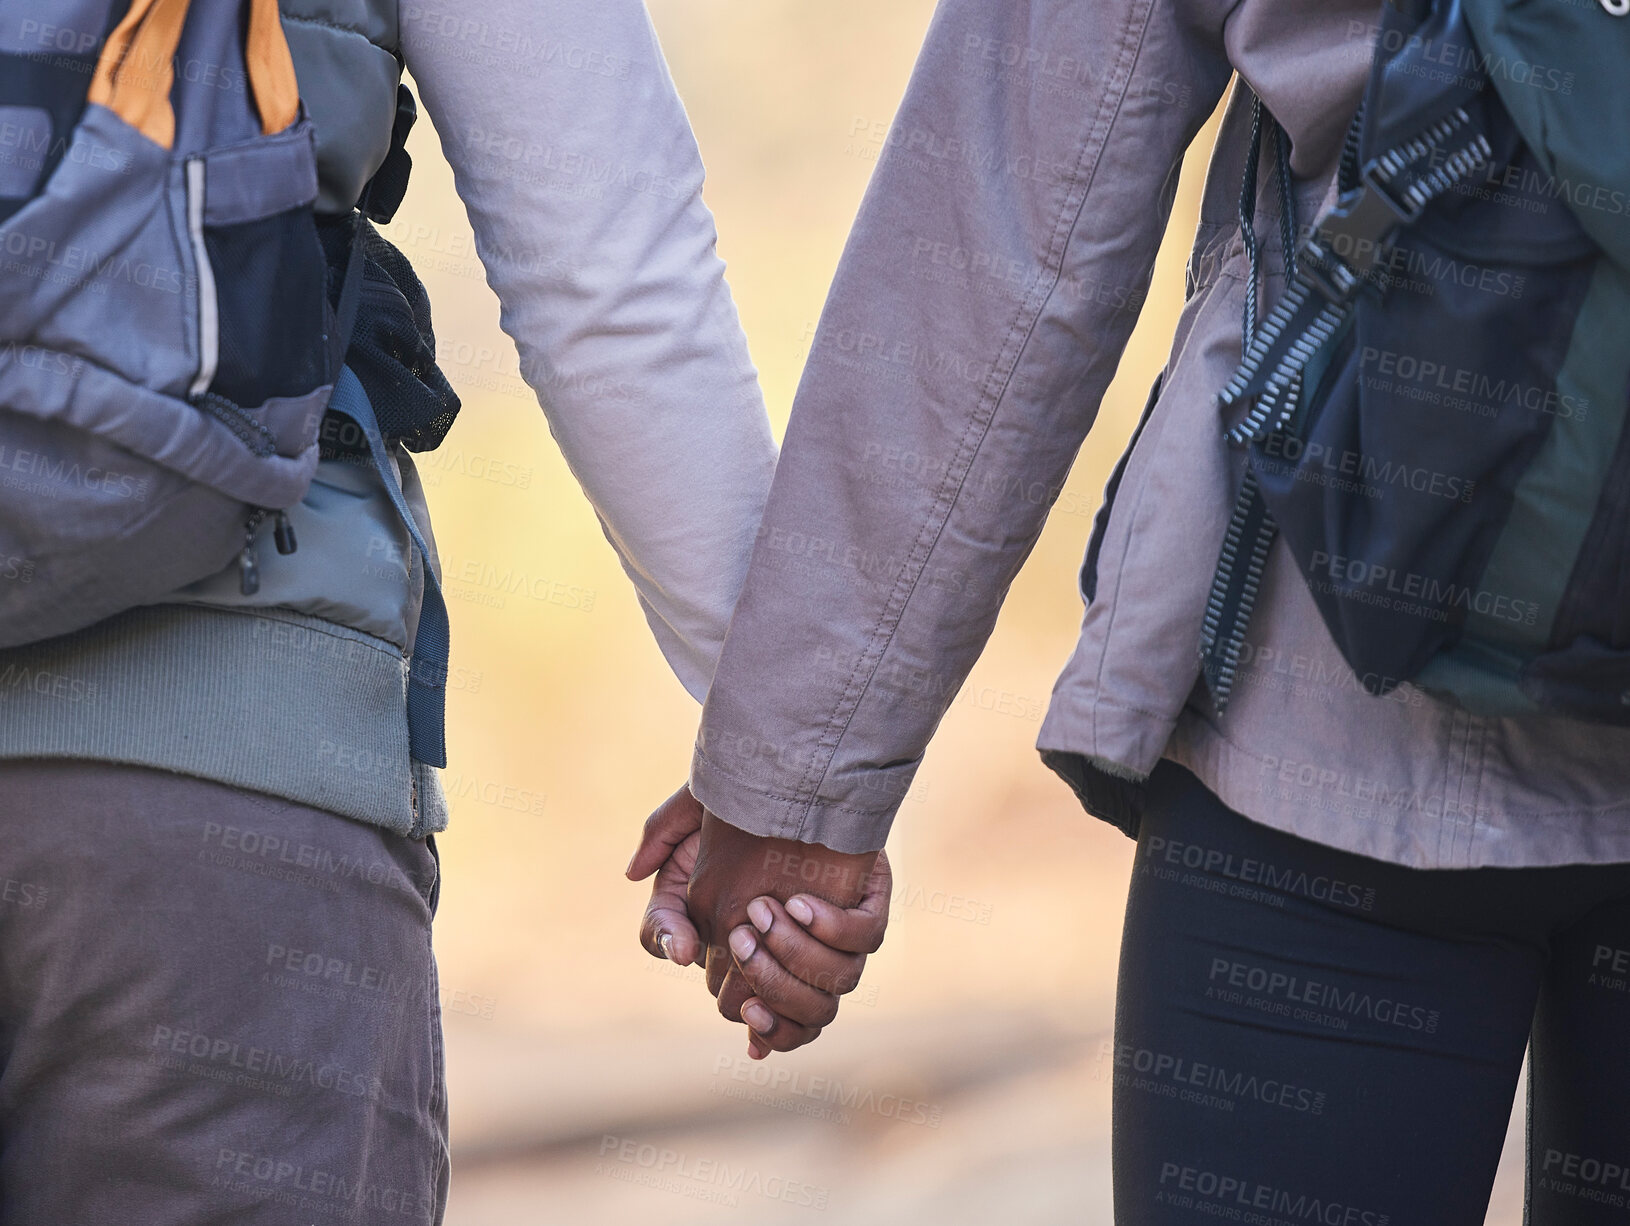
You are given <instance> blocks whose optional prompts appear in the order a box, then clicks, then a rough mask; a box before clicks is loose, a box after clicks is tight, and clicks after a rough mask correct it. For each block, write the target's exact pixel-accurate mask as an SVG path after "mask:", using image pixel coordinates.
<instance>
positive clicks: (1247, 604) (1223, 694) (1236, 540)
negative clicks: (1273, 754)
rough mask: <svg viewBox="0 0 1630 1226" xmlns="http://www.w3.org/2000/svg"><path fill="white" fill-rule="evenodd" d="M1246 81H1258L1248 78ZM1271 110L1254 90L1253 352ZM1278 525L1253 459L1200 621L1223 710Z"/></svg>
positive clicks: (1291, 270) (1248, 189) (1277, 159)
mask: <svg viewBox="0 0 1630 1226" xmlns="http://www.w3.org/2000/svg"><path fill="white" fill-rule="evenodd" d="M1241 88H1244V89H1249V88H1250V87H1249V86H1246V85H1244V84H1243V82H1242V84H1241ZM1263 115H1264V110H1263V107H1262V99H1261V98H1260V97H1258V96H1257V95H1256V94H1255V92H1252V94H1251V137H1250V140H1251V147H1250V149H1249V150H1248V151H1247V152H1246V155H1245V170H1244V173H1243V175H1242V176H1241V179H1240V193H1239V225H1240V238H1241V241H1242V242H1243V243H1244V245H1245V251H1246V254H1247V255H1248V257H1249V259H1250V272H1249V274H1248V276H1247V279H1246V284H1245V311H1244V315H1245V318H1244V327H1243V331H1244V348H1245V350H1246V351H1247V352H1249V351H1250V348H1251V346H1252V345H1253V344H1255V343H1256V342H1257V340H1258V338H1259V337H1260V335H1261V333H1260V331H1259V330H1258V327H1257V281H1258V279H1259V277H1260V274H1261V249H1260V248H1259V247H1258V246H1257V237H1256V195H1257V168H1258V165H1259V163H1260V161H1261V156H1262V119H1263ZM1267 119H1268V123H1269V124H1271V125H1272V131H1273V145H1274V175H1275V177H1276V178H1277V179H1278V181H1279V236H1280V245H1281V249H1282V250H1283V252H1284V259H1285V275H1286V276H1287V277H1292V278H1293V277H1295V276H1296V272H1297V258H1296V244H1295V235H1296V193H1295V191H1294V189H1293V187H1292V185H1291V176H1290V137H1289V136H1288V135H1287V133H1286V132H1285V129H1284V128H1283V127H1282V126H1281V125H1280V123H1279V121H1278V120H1276V119H1275V118H1274V117H1273V116H1272V115H1271V114H1270V115H1268V116H1267ZM1300 391H1301V383H1300V381H1299V380H1297V381H1293V382H1292V383H1289V384H1287V386H1286V388H1285V394H1286V395H1289V396H1291V397H1293V398H1294V397H1295V396H1298V395H1299V394H1300ZM1265 412H1266V410H1265ZM1230 437H1232V436H1230ZM1278 532H1279V529H1278V525H1276V524H1275V523H1274V521H1273V517H1272V516H1271V515H1269V514H1268V506H1267V503H1265V502H1264V501H1263V500H1262V491H1261V489H1260V488H1259V486H1258V484H1257V477H1256V473H1255V471H1253V470H1252V468H1251V466H1250V465H1249V464H1247V465H1246V466H1245V479H1244V482H1243V484H1242V485H1241V486H1240V491H1239V494H1238V496H1237V497H1236V498H1235V500H1234V509H1233V511H1232V513H1231V514H1230V516H1229V520H1228V531H1227V533H1226V534H1225V535H1224V537H1223V545H1222V552H1221V554H1220V556H1219V557H1218V559H1217V570H1216V573H1215V575H1213V577H1212V581H1211V592H1210V595H1209V596H1208V597H1207V598H1206V611H1205V620H1204V622H1203V623H1202V625H1201V628H1200V668H1201V673H1202V674H1203V675H1204V677H1205V681H1206V688H1207V690H1209V691H1210V693H1211V697H1212V701H1213V702H1214V703H1215V704H1216V706H1217V713H1218V714H1219V715H1220V714H1221V713H1222V711H1223V710H1224V708H1226V707H1227V705H1228V698H1229V695H1230V694H1231V693H1232V691H1233V687H1234V676H1235V674H1236V673H1237V672H1238V670H1239V657H1240V653H1241V652H1242V651H1243V650H1244V647H1245V627H1246V626H1247V624H1249V622H1250V619H1251V610H1252V609H1253V608H1254V607H1255V606H1256V597H1257V589H1258V588H1259V587H1260V586H1261V582H1262V572H1263V570H1264V569H1265V568H1266V566H1267V563H1268V550H1269V549H1270V548H1271V547H1272V545H1273V541H1274V537H1275V536H1277V535H1278Z"/></svg>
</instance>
